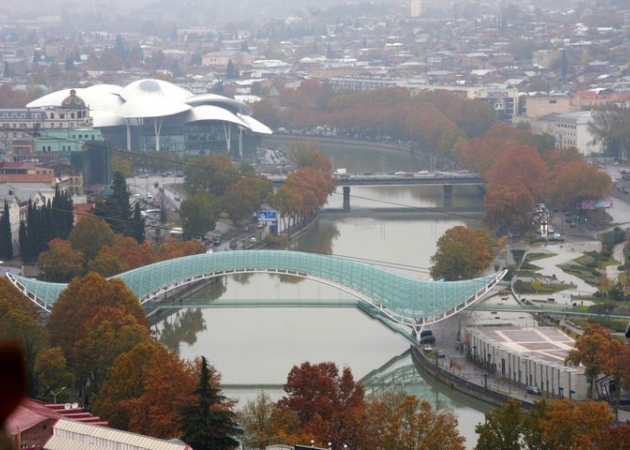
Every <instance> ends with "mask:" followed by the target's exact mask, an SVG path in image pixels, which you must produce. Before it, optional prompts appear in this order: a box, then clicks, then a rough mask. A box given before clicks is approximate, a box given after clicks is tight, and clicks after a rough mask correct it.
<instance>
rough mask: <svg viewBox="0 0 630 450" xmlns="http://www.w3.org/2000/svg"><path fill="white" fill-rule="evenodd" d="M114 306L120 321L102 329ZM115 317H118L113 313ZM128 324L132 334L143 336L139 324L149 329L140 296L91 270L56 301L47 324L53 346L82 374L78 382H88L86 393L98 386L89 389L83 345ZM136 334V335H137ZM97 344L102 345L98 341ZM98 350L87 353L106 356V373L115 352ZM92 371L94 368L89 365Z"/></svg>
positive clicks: (114, 343)
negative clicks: (100, 325)
mask: <svg viewBox="0 0 630 450" xmlns="http://www.w3.org/2000/svg"><path fill="white" fill-rule="evenodd" d="M105 308H107V309H108V311H103V312H102V314H101V313H99V310H103V309H105ZM114 309H116V310H118V312H119V313H120V316H117V322H116V323H115V324H114V323H113V322H111V321H110V324H109V325H106V326H104V327H103V328H99V320H107V319H108V317H107V316H108V314H109V313H111V314H114V313H113V312H112V311H111V310H114ZM118 317H120V320H118ZM112 320H114V318H113V315H112ZM125 324H127V325H129V327H130V328H129V330H130V333H129V335H131V336H135V335H138V336H140V335H141V332H140V331H139V328H134V327H136V325H135V324H138V327H141V328H144V329H145V332H146V330H147V322H146V315H145V312H144V310H143V309H142V307H141V306H140V302H139V301H138V298H137V297H136V296H135V295H134V294H133V293H132V292H131V291H130V290H129V289H128V288H127V286H125V284H124V283H123V282H122V281H121V280H118V279H112V280H106V279H104V278H102V277H101V276H99V275H97V274H95V273H90V274H88V275H87V276H85V277H83V278H75V279H73V280H72V281H71V282H70V284H69V285H68V287H67V288H66V290H64V291H63V292H62V293H61V295H60V296H59V298H58V299H57V301H56V302H55V304H54V306H53V308H52V311H51V313H50V316H49V319H48V323H47V329H48V331H49V334H50V341H51V343H52V345H55V346H60V347H61V349H62V350H63V352H64V356H65V357H66V359H67V360H68V365H69V367H70V368H72V370H73V372H74V373H75V374H77V376H78V377H82V379H78V380H77V381H78V382H79V383H84V384H83V385H80V386H79V388H80V389H83V390H84V393H85V394H88V393H92V392H93V391H94V389H92V388H90V389H89V391H88V390H85V389H86V388H87V382H88V375H86V373H85V372H84V368H85V364H86V362H85V361H81V360H79V358H82V357H83V356H85V355H84V352H85V348H83V346H84V345H85V344H88V343H91V342H94V340H95V339H96V338H97V336H98V334H100V333H104V334H107V333H109V332H110V331H109V330H114V331H112V332H111V334H110V337H111V336H114V335H116V333H117V332H118V331H116V325H121V326H124V325H125ZM90 332H93V334H92V335H91V336H89V337H88V335H89V333H90ZM94 333H95V334H94ZM133 333H136V334H135V335H134V334H133ZM85 339H89V342H88V341H85ZM94 344H95V345H97V346H98V345H100V344H98V343H96V342H94ZM102 344H103V345H113V346H121V348H123V349H124V348H126V347H125V346H128V344H127V343H126V342H120V343H118V342H107V341H105V342H102ZM90 345H91V344H90ZM94 348H96V347H94ZM129 348H130V347H129ZM127 350H128V348H127ZM97 353H98V354H97ZM97 353H95V354H93V355H87V356H89V357H91V358H99V357H102V358H103V359H102V362H103V366H101V367H102V369H99V370H102V371H103V372H102V373H104V372H106V369H105V368H104V366H105V365H107V364H111V361H113V359H112V352H110V351H109V350H107V351H105V349H99V350H98V352H97ZM88 370H91V369H90V368H88ZM89 376H92V375H89ZM100 376H101V373H99V374H97V375H95V376H94V377H93V378H94V379H97V377H100ZM98 380H100V378H98ZM86 400H87V397H86Z"/></svg>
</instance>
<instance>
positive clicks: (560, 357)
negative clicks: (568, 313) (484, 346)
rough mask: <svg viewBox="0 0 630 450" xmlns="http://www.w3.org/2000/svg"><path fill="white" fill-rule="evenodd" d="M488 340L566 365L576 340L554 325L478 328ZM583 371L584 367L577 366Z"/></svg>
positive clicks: (540, 358)
mask: <svg viewBox="0 0 630 450" xmlns="http://www.w3.org/2000/svg"><path fill="white" fill-rule="evenodd" d="M476 333H477V334H478V335H480V337H481V338H482V339H484V340H486V341H494V342H496V343H497V344H498V345H499V346H501V347H504V348H506V349H507V350H508V351H509V352H512V353H519V354H521V355H525V356H529V357H531V358H532V359H536V360H542V361H545V362H547V363H550V364H554V365H561V366H564V365H565V364H564V360H565V358H566V357H567V354H568V353H569V351H571V350H572V349H573V347H574V346H575V341H574V340H573V339H571V338H570V337H569V336H567V335H566V334H564V333H562V332H561V331H560V330H558V329H556V328H553V327H527V328H520V327H514V326H504V327H503V326H500V327H497V326H492V327H490V326H488V327H478V328H476ZM575 370H576V371H579V372H582V369H578V368H577V367H576V368H575Z"/></svg>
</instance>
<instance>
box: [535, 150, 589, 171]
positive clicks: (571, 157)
mask: <svg viewBox="0 0 630 450" xmlns="http://www.w3.org/2000/svg"><path fill="white" fill-rule="evenodd" d="M543 157H544V158H545V162H546V163H547V167H549V170H551V173H552V174H553V169H554V168H555V166H556V165H558V164H565V163H569V162H575V161H582V160H583V157H582V155H581V153H580V151H579V150H578V149H577V148H575V147H565V148H554V149H552V150H549V151H547V152H545V153H544V154H543ZM552 179H553V176H552Z"/></svg>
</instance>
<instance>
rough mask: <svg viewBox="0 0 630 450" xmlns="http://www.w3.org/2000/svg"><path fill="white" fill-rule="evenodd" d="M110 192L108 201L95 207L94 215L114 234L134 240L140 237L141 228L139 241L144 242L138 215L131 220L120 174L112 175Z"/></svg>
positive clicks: (141, 223)
mask: <svg viewBox="0 0 630 450" xmlns="http://www.w3.org/2000/svg"><path fill="white" fill-rule="evenodd" d="M112 191H113V192H112V195H111V196H110V197H109V198H108V199H106V200H105V201H103V202H101V203H99V204H97V205H96V207H95V208H94V214H95V215H96V216H97V217H100V218H101V219H103V220H105V221H106V222H107V223H108V224H109V226H110V227H111V229H112V230H113V231H114V232H115V233H119V234H124V235H125V236H131V237H134V238H136V239H138V237H139V236H140V234H139V228H140V227H142V228H143V231H142V233H141V239H142V240H144V222H143V221H142V217H141V216H140V215H139V214H137V215H136V214H134V217H133V219H132V212H131V204H130V203H129V191H128V190H127V181H126V180H125V176H124V175H123V174H122V173H121V172H116V173H114V179H113V181H112ZM138 242H142V241H141V240H138Z"/></svg>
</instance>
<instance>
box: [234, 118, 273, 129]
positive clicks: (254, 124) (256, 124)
mask: <svg viewBox="0 0 630 450" xmlns="http://www.w3.org/2000/svg"><path fill="white" fill-rule="evenodd" d="M237 115H238V117H239V118H240V119H241V120H242V121H243V122H245V124H246V126H247V128H249V129H250V130H252V131H253V132H254V133H260V134H273V132H272V131H271V128H269V127H268V126H267V125H265V124H264V123H262V122H260V121H258V120H256V119H254V118H253V117H252V116H245V115H242V114H237Z"/></svg>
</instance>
